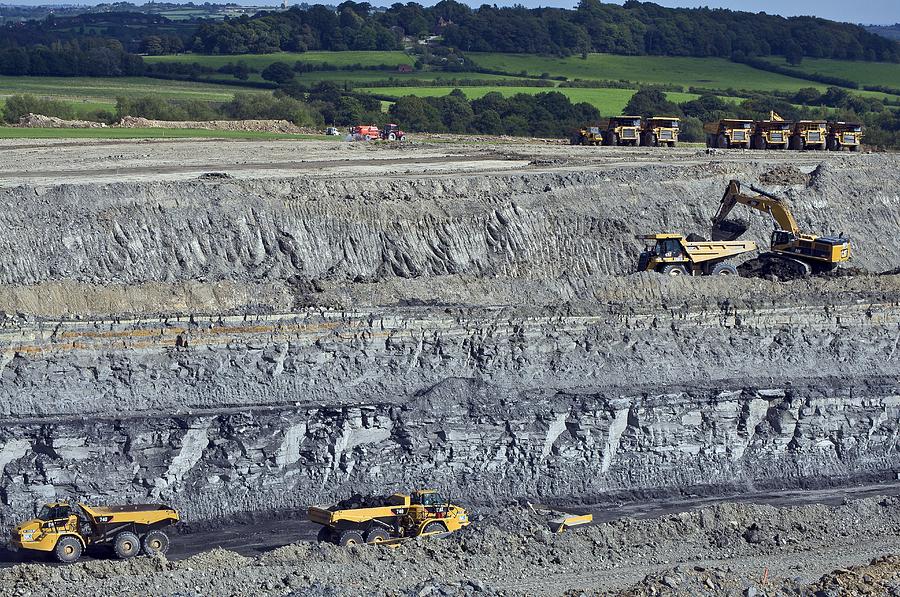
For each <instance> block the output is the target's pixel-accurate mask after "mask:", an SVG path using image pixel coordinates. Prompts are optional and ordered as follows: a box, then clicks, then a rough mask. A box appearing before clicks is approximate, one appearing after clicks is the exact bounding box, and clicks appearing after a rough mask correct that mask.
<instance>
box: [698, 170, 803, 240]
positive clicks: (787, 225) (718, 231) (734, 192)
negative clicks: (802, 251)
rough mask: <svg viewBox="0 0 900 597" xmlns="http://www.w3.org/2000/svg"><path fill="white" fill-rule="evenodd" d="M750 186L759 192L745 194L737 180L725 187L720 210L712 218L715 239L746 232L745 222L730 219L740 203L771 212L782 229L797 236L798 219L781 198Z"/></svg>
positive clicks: (798, 230)
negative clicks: (729, 216) (732, 211)
mask: <svg viewBox="0 0 900 597" xmlns="http://www.w3.org/2000/svg"><path fill="white" fill-rule="evenodd" d="M750 188H751V189H752V190H753V191H754V192H756V193H759V194H758V195H745V194H744V193H742V192H741V183H740V182H738V181H737V180H732V181H730V182H729V183H728V188H726V189H725V194H724V195H723V196H722V201H721V203H720V204H719V210H718V211H717V212H716V215H715V216H713V219H712V224H713V227H712V237H713V240H734V239H736V238H738V237H739V236H741V235H742V234H743V233H744V232H746V230H747V226H746V225H745V224H743V223H740V222H736V221H734V220H729V219H728V215H729V214H730V213H731V210H733V209H734V206H735V205H737V204H738V203H740V204H743V205H746V206H747V207H749V208H751V209H756V210H759V211H761V212H763V213H767V214H769V215H770V216H772V219H773V220H775V223H776V225H777V226H778V228H779V229H780V230H785V231H787V232H790V233H791V234H793V235H795V236H796V235H798V234H799V233H800V227H799V226H798V225H797V220H795V219H794V215H793V214H792V213H791V212H790V210H789V209H788V208H787V206H786V205H785V204H784V202H783V201H782V200H781V199H779V198H778V197H776V196H774V195H770V194H769V193H766V192H765V191H762V190H760V189H757V188H756V187H753V186H752V185H751V186H750Z"/></svg>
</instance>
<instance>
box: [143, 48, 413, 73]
mask: <svg viewBox="0 0 900 597" xmlns="http://www.w3.org/2000/svg"><path fill="white" fill-rule="evenodd" d="M297 61H303V62H310V63H315V64H323V63H326V62H327V63H328V64H335V65H337V66H347V65H350V64H361V65H363V66H378V65H381V64H389V65H391V66H400V65H401V64H410V65H411V64H413V63H414V62H415V60H414V59H413V58H412V57H411V56H410V55H408V54H406V53H405V52H399V51H397V52H375V51H373V52H300V53H298V52H278V53H276V54H234V55H225V56H204V55H203V54H178V55H177V56H145V57H144V62H148V63H154V62H183V63H186V64H190V63H197V64H201V65H203V66H208V67H210V68H219V67H220V66H224V65H226V64H228V63H229V62H235V63H236V62H245V63H246V64H247V66H252V67H253V68H258V69H260V70H262V69H264V68H265V67H267V66H268V65H270V64H272V63H273V62H287V63H288V64H290V65H293V64H294V63H295V62H297Z"/></svg>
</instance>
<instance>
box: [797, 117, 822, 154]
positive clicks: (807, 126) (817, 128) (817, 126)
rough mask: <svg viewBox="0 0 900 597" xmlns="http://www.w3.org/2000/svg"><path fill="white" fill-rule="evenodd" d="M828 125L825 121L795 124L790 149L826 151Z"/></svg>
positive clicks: (806, 121)
mask: <svg viewBox="0 0 900 597" xmlns="http://www.w3.org/2000/svg"><path fill="white" fill-rule="evenodd" d="M827 138H828V123H827V122H825V121H824V120H798V121H797V122H795V123H794V130H793V132H792V133H791V139H790V141H789V147H790V148H791V149H797V150H800V149H825V143H826V141H827Z"/></svg>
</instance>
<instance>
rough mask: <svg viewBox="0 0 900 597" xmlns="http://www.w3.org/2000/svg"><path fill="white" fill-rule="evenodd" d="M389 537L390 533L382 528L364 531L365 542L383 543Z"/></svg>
mask: <svg viewBox="0 0 900 597" xmlns="http://www.w3.org/2000/svg"><path fill="white" fill-rule="evenodd" d="M390 538H391V535H390V533H388V532H387V531H386V530H384V529H370V530H369V531H368V532H367V533H366V543H383V542H384V541H387V540H388V539H390Z"/></svg>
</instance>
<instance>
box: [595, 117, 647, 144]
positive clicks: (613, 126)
mask: <svg viewBox="0 0 900 597" xmlns="http://www.w3.org/2000/svg"><path fill="white" fill-rule="evenodd" d="M640 136H641V117H640V116H613V117H612V118H610V119H609V123H607V125H606V130H605V131H603V144H604V145H610V146H611V145H631V146H637V144H638V142H639V141H640Z"/></svg>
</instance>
